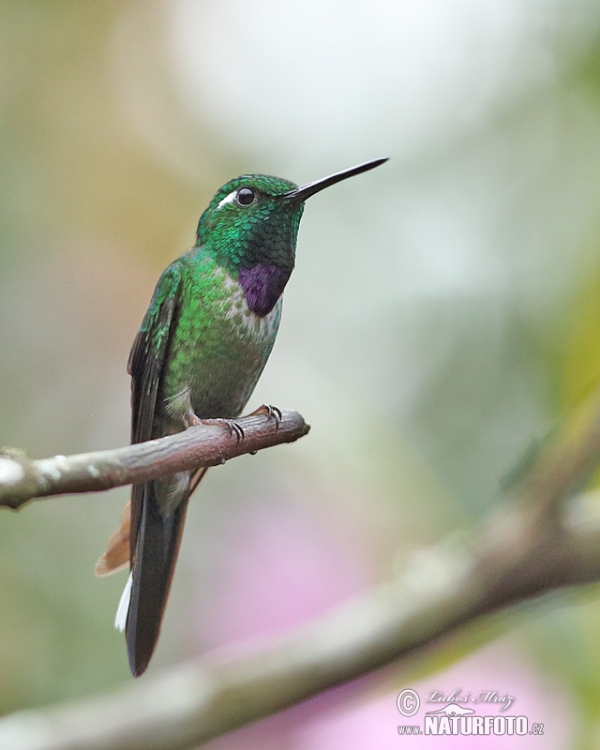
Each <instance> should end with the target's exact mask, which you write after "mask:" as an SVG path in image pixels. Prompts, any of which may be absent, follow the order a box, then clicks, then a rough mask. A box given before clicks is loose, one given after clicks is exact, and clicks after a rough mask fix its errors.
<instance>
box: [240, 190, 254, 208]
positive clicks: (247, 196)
mask: <svg viewBox="0 0 600 750" xmlns="http://www.w3.org/2000/svg"><path fill="white" fill-rule="evenodd" d="M236 200H237V202H238V205H239V206H250V205H251V204H252V203H254V201H255V200H256V193H255V192H254V190H252V188H247V187H244V188H240V189H239V190H238V191H237V196H236Z"/></svg>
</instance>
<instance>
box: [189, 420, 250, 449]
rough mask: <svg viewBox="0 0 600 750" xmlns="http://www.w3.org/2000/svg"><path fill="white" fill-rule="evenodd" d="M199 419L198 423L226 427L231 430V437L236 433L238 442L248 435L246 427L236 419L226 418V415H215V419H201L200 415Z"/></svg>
mask: <svg viewBox="0 0 600 750" xmlns="http://www.w3.org/2000/svg"><path fill="white" fill-rule="evenodd" d="M197 419H198V421H197V422H196V424H198V425H208V426H209V427H210V426H211V425H220V426H221V427H224V428H225V429H226V430H227V431H228V432H229V437H233V436H234V435H235V438H236V442H238V443H239V442H240V440H243V439H244V438H245V437H246V435H245V433H244V428H243V427H242V425H241V424H239V422H238V421H237V420H235V419H225V418H224V417H215V418H214V419H201V418H200V417H197Z"/></svg>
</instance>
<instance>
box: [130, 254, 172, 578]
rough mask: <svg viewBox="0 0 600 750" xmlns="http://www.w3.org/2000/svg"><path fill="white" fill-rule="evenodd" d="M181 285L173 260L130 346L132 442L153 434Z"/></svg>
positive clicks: (134, 508) (137, 500) (135, 504)
mask: <svg viewBox="0 0 600 750" xmlns="http://www.w3.org/2000/svg"><path fill="white" fill-rule="evenodd" d="M180 287H181V269H180V266H179V264H178V263H177V262H175V263H173V264H172V265H170V266H169V267H168V268H167V269H166V270H165V271H164V273H163V274H162V276H161V277H160V279H159V281H158V284H157V285H156V289H155V290H154V295H153V297H152V300H151V302H150V307H149V308H148V312H147V313H146V315H145V317H144V320H143V321H142V326H141V328H140V330H139V332H138V334H137V336H136V337H135V341H134V342H133V346H132V347H131V352H130V354H129V361H128V363H127V371H128V372H129V374H130V375H131V442H132V443H142V442H144V441H145V440H151V439H152V437H153V434H152V431H153V424H154V416H155V413H156V399H157V397H158V390H159V386H160V380H161V376H162V373H163V368H164V364H165V358H166V354H167V350H168V347H169V340H170V338H171V334H172V331H173V324H174V323H175V322H176V318H177V314H178V309H177V308H178V302H179V297H180ZM144 487H145V485H144V484H134V485H133V487H132V491H131V537H130V562H131V567H132V568H133V562H134V556H135V549H136V542H137V535H138V530H139V525H140V516H141V510H142V501H143V497H144Z"/></svg>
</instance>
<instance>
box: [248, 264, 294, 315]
mask: <svg viewBox="0 0 600 750" xmlns="http://www.w3.org/2000/svg"><path fill="white" fill-rule="evenodd" d="M291 273H292V269H291V268H280V267H279V266H261V265H258V266H252V267H251V268H240V275H239V282H240V284H241V287H242V289H243V290H244V294H245V295H246V302H247V303H248V307H249V308H250V309H251V310H252V312H254V313H256V314H257V315H260V317H261V318H262V317H264V316H265V315H268V314H269V313H270V312H271V310H272V309H273V308H274V307H275V303H276V302H277V300H278V299H279V298H280V297H281V295H282V293H283V290H284V288H285V285H286V284H287V282H288V279H289V278H290V275H291Z"/></svg>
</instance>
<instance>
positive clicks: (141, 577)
mask: <svg viewBox="0 0 600 750" xmlns="http://www.w3.org/2000/svg"><path fill="white" fill-rule="evenodd" d="M188 500H189V494H188V495H187V496H186V497H185V498H184V499H183V500H181V501H180V503H179V505H178V506H177V507H176V508H175V510H173V512H171V513H169V514H168V515H163V514H161V512H160V510H159V504H158V502H157V498H156V493H155V483H154V482H148V483H147V484H146V485H145V487H144V500H143V502H142V508H141V516H140V524H139V530H138V534H137V541H136V550H135V556H134V560H135V563H134V565H133V569H132V572H131V577H132V581H131V598H130V601H129V608H128V612H127V622H126V626H125V635H126V640H127V652H128V655H129V666H130V668H131V672H132V674H133V675H134V676H135V677H138V676H139V675H141V674H142V673H143V672H144V671H145V670H146V667H147V666H148V662H149V661H150V657H151V656H152V653H153V651H154V648H155V646H156V642H157V640H158V635H159V633H160V625H161V621H162V617H163V613H164V610H165V605H166V603H167V598H168V596H169V590H170V588H171V581H172V579H173V571H174V570H175V563H176V562H177V556H178V554H179V546H180V542H181V534H182V532H183V524H184V521H185V515H186V511H187V505H188Z"/></svg>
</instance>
